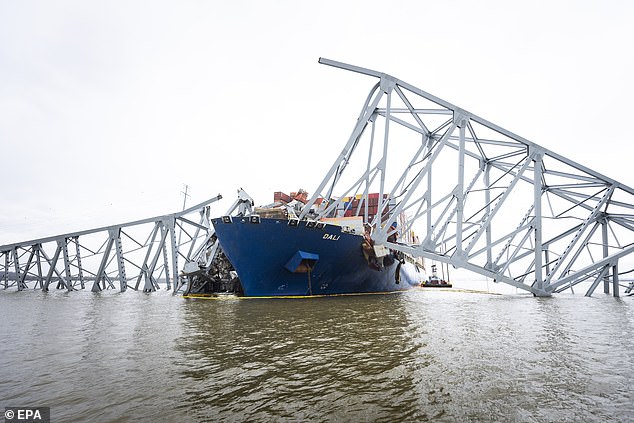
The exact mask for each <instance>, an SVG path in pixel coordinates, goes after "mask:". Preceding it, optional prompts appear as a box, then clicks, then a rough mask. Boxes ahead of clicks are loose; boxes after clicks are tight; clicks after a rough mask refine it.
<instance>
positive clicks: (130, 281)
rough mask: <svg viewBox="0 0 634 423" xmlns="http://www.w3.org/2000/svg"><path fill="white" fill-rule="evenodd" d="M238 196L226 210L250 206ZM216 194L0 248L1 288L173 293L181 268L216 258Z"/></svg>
mask: <svg viewBox="0 0 634 423" xmlns="http://www.w3.org/2000/svg"><path fill="white" fill-rule="evenodd" d="M238 194H239V195H238V199H237V200H236V201H235V202H234V204H233V205H232V206H231V207H230V209H229V210H228V212H227V213H232V212H234V211H237V213H242V214H244V213H246V212H248V210H250V207H251V205H252V200H251V198H250V197H249V196H248V195H246V193H244V191H242V190H240V191H238ZM221 198H222V196H220V195H218V196H217V197H214V198H211V199H209V200H207V201H204V202H202V203H200V204H197V205H195V206H192V207H189V208H187V209H185V210H183V211H181V212H178V213H173V214H169V215H164V216H157V217H153V218H149V219H143V220H137V221H134V222H128V223H123V224H118V225H112V226H106V227H101V228H96V229H90V230H85V231H80V232H73V233H66V234H61V235H56V236H51V237H47V238H41V239H36V240H32V241H25V242H19V243H14V244H8V245H3V246H0V278H1V279H0V287H2V288H4V289H8V288H11V287H14V288H17V290H19V291H21V290H25V289H41V290H43V291H48V290H49V289H50V288H51V286H53V287H54V288H55V289H64V290H67V291H75V290H79V289H85V288H87V287H90V289H91V290H92V291H93V292H99V291H102V290H107V289H117V286H118V289H119V290H120V291H121V292H124V291H126V290H127V289H128V288H130V289H133V290H135V291H137V290H143V291H144V292H152V291H156V290H157V289H160V287H161V285H162V284H164V285H165V288H166V289H167V290H170V289H172V285H173V289H174V293H176V292H178V291H179V290H181V289H183V288H184V284H186V283H187V277H186V274H185V273H184V272H183V271H187V270H188V269H194V270H196V271H198V270H199V269H201V268H206V267H209V266H210V263H211V261H212V260H213V258H214V257H215V256H214V255H212V254H210V253H211V252H212V251H214V252H215V251H216V250H217V247H218V246H217V243H216V242H215V241H216V240H215V237H214V230H213V226H212V225H211V223H210V220H209V219H210V205H211V204H212V203H214V202H216V201H218V200H220V199H221ZM183 261H184V264H183V265H182V267H180V266H179V263H182V262H183Z"/></svg>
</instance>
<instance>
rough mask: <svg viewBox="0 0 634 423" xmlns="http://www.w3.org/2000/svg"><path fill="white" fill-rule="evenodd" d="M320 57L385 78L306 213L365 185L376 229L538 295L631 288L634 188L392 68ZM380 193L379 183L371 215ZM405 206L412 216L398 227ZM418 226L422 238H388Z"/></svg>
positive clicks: (361, 208)
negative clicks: (395, 74)
mask: <svg viewBox="0 0 634 423" xmlns="http://www.w3.org/2000/svg"><path fill="white" fill-rule="evenodd" d="M319 62H320V63H322V64H326V65H330V66H334V67H337V68H341V69H345V70H349V71H353V72H357V73H361V74H364V75H368V76H372V77H375V78H377V79H378V82H377V83H376V84H375V85H374V87H373V88H372V89H371V91H370V93H369V95H368V97H367V99H366V101H365V103H364V105H363V108H362V110H361V113H360V115H359V118H358V120H357V122H356V124H355V126H354V128H353V130H352V134H351V135H350V137H349V139H348V141H347V144H346V145H345V147H344V149H343V150H342V151H341V153H340V154H339V156H338V157H337V159H336V160H335V162H334V163H333V165H332V167H331V168H330V170H329V171H328V173H327V174H326V176H325V178H324V179H323V181H322V182H321V184H320V185H319V187H318V189H317V190H316V191H315V192H314V194H313V196H312V198H311V199H310V200H309V202H308V203H307V204H306V206H305V207H304V209H303V211H302V213H301V214H300V216H299V217H300V219H303V218H306V217H310V216H312V217H315V216H313V215H312V213H317V218H319V217H323V216H327V215H329V214H330V213H332V211H333V210H336V209H337V208H341V207H342V204H344V200H345V197H347V198H348V199H349V198H350V197H351V196H357V198H359V200H358V201H359V205H358V207H357V209H356V210H357V213H358V214H359V215H361V216H364V218H365V221H366V222H368V223H371V224H372V225H373V228H374V231H373V234H372V237H373V239H374V240H375V242H376V243H377V244H383V245H386V246H388V247H389V248H391V249H395V250H400V251H403V252H406V253H410V254H412V255H415V256H422V257H425V258H427V259H431V260H435V261H439V262H444V263H448V264H451V265H453V266H454V267H456V268H464V269H468V270H470V271H473V272H475V273H478V274H481V275H484V276H486V277H488V278H491V279H493V280H494V281H496V282H503V283H506V284H509V285H512V286H514V287H517V288H519V289H522V290H525V291H529V292H531V293H533V294H535V295H537V296H550V295H551V294H553V293H558V292H562V291H565V290H571V291H573V292H574V289H575V288H578V289H580V288H583V290H584V291H585V294H586V295H587V296H590V295H592V293H593V292H594V291H595V289H596V288H597V287H598V286H599V285H600V284H601V283H603V289H604V292H605V293H609V292H610V288H611V289H612V293H613V295H614V296H619V291H620V288H624V292H625V293H628V294H629V293H631V292H632V289H633V288H634V283H633V282H631V281H630V282H629V283H628V282H626V281H625V278H623V277H620V276H623V275H626V274H629V273H630V272H632V268H633V267H632V262H633V261H632V256H631V253H632V252H634V190H633V189H632V188H630V187H628V186H626V185H624V184H622V183H620V182H617V181H615V180H613V179H611V178H608V177H606V176H604V175H601V174H600V173H598V172H595V171H593V170H592V169H590V168H588V167H586V166H582V165H580V164H577V163H575V162H573V161H572V160H569V159H568V158H566V157H565V156H562V155H559V154H556V153H554V152H552V151H549V150H548V149H546V148H544V147H541V146H539V145H537V144H535V143H533V142H531V141H528V140H527V139H524V138H522V137H520V136H518V135H516V134H514V133H512V132H510V131H507V130H505V129H503V128H501V127H499V126H497V125H495V124H493V123H491V122H489V121H487V120H485V119H482V118H481V117H479V116H476V115H474V114H472V113H470V112H468V111H466V110H463V109H461V108H459V107H456V106H454V105H453V104H451V103H449V102H447V101H444V100H442V99H440V98H438V97H435V96H433V95H431V94H429V93H427V92H425V91H423V90H421V89H419V88H416V87H414V86H413V85H410V84H408V83H406V82H404V81H401V80H399V79H397V78H394V77H392V76H390V75H387V74H384V73H381V72H376V71H373V70H369V69H364V68H360V67H357V66H352V65H348V64H345V63H340V62H335V61H332V60H328V59H320V60H319ZM370 192H378V193H379V206H378V213H377V214H376V216H375V217H374V218H373V219H372V220H370V219H369V216H370V214H369V213H368V202H369V201H368V194H369V193H370ZM335 193H336V194H337V195H338V196H335V195H334V194H335ZM319 198H323V199H326V200H327V201H322V202H321V203H320V204H319V206H318V205H317V204H318V203H319V202H318V201H317V200H318V199H319ZM348 201H349V200H348ZM399 216H404V217H407V219H408V223H407V224H406V225H401V226H400V227H397V228H396V230H394V229H393V228H391V227H390V224H391V223H392V222H397V220H398V217H399ZM412 231H416V232H418V237H417V241H418V242H414V243H409V244H406V243H402V242H396V243H395V242H388V236H390V235H391V234H393V233H394V232H398V234H399V235H404V234H407V235H409V236H410V238H411V236H412V235H413V234H412ZM401 239H403V238H401ZM628 260H629V262H628Z"/></svg>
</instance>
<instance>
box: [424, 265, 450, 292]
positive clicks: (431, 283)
mask: <svg viewBox="0 0 634 423" xmlns="http://www.w3.org/2000/svg"><path fill="white" fill-rule="evenodd" d="M443 273H444V272H443ZM447 276H449V268H447ZM421 286H422V287H425V288H451V286H452V285H451V283H449V282H447V281H446V280H444V279H442V278H440V277H439V276H438V272H437V266H436V265H435V264H432V265H431V276H430V277H429V278H428V279H427V281H426V282H424V283H423V284H421Z"/></svg>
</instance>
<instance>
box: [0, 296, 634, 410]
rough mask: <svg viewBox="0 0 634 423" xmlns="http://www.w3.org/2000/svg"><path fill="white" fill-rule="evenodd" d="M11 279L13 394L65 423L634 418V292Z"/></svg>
mask: <svg viewBox="0 0 634 423" xmlns="http://www.w3.org/2000/svg"><path fill="white" fill-rule="evenodd" d="M595 295H596V297H594V298H585V297H583V296H581V295H572V294H564V295H558V296H556V297H554V298H533V297H532V296H528V295H512V294H511V295H492V294H484V293H467V292H457V291H454V292H446V291H433V290H425V291H423V290H421V291H414V292H409V293H401V294H386V295H366V296H349V297H330V298H313V299H224V300H187V299H183V298H181V297H174V296H172V295H171V293H169V292H165V291H162V292H161V291H159V292H156V293H152V294H143V293H137V292H126V293H123V294H120V293H117V292H105V293H100V294H93V293H91V292H72V293H66V292H59V291H55V292H49V293H42V292H39V291H36V292H34V291H29V292H14V291H2V292H0V337H1V338H0V339H2V346H1V347H0V357H1V358H0V360H1V361H0V363H1V366H0V401H1V403H0V407H7V406H21V407H22V406H24V407H26V406H29V407H38V406H49V407H51V419H52V421H53V422H87V421H90V422H128V421H135V422H136V421H148V422H156V421H166V422H172V421H173V422H176V421H179V422H181V421H182V422H198V421H228V422H230V421H250V422H270V421H315V422H318V421H344V422H352V421H354V422H401V421H403V422H418V421H440V422H445V421H446V422H454V421H458V422H470V421H472V422H480V421H483V422H608V421H610V422H628V421H634V336H633V335H634V297H626V298H620V299H619V298H613V297H609V296H604V295H603V294H595Z"/></svg>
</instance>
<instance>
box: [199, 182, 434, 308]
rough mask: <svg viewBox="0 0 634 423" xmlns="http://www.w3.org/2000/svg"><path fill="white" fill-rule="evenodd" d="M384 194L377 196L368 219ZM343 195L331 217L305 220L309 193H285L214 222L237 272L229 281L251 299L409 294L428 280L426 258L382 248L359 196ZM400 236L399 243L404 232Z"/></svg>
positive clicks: (372, 202)
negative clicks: (298, 212)
mask: <svg viewBox="0 0 634 423" xmlns="http://www.w3.org/2000/svg"><path fill="white" fill-rule="evenodd" d="M378 198H379V197H378V194H370V195H369V200H368V203H369V205H368V207H367V209H368V210H369V213H370V214H369V215H368V219H367V220H366V222H369V221H372V220H373V218H374V214H373V213H377V206H378ZM385 198H387V196H386V195H385ZM342 200H343V201H340V203H341V204H342V206H341V208H339V209H336V210H334V211H333V213H332V215H331V216H329V217H327V218H321V219H319V220H312V219H310V217H309V218H306V219H302V220H300V219H298V218H297V215H296V213H295V210H300V209H301V207H302V206H303V205H304V203H305V202H306V192H305V191H302V190H300V191H299V192H297V193H291V195H286V194H284V193H281V192H277V193H275V195H274V203H272V205H269V206H266V207H256V208H255V209H254V210H253V211H252V212H250V213H249V214H245V215H242V216H230V215H226V216H222V217H218V218H215V219H212V223H213V226H214V229H215V236H216V237H217V239H218V241H219V245H220V248H221V250H222V254H223V255H224V257H225V258H226V260H227V261H228V263H225V266H224V267H225V269H226V268H227V266H228V265H229V264H230V266H229V267H231V274H232V275H234V277H226V278H225V279H226V280H231V285H230V289H231V290H233V291H235V292H236V293H237V294H239V295H244V296H249V297H280V296H284V297H295V296H321V295H337V294H359V293H385V292H392V291H404V290H409V289H412V288H413V287H418V286H421V284H423V283H425V282H426V281H427V280H428V278H427V276H426V272H425V266H424V261H423V259H422V258H414V257H411V256H409V255H407V254H404V253H402V252H400V251H396V250H390V249H387V248H386V247H384V246H380V245H374V242H373V241H372V238H371V233H372V226H371V225H370V224H368V223H364V219H363V218H362V217H361V216H357V214H358V213H359V212H360V211H361V209H360V207H362V204H360V202H359V198H344V199H342ZM386 211H387V210H386ZM382 223H384V222H381V221H380V219H379V223H378V224H382ZM375 224H376V223H375ZM397 224H398V223H393V225H394V226H396V225H397ZM392 241H393V242H399V240H397V239H396V235H393V236H392Z"/></svg>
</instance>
